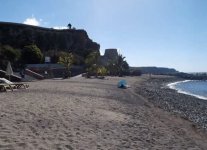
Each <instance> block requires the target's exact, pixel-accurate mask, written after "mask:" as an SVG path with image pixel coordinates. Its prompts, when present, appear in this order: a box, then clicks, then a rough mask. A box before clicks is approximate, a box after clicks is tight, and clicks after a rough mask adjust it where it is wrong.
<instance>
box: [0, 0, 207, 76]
mask: <svg viewBox="0 0 207 150" xmlns="http://www.w3.org/2000/svg"><path fill="white" fill-rule="evenodd" d="M0 21H5V22H17V23H25V24H32V25H36V26H43V27H48V28H57V29H58V28H59V29H62V28H66V26H67V24H68V23H71V24H72V26H73V27H75V28H76V29H84V30H86V31H87V33H88V35H89V37H90V38H91V39H92V40H93V41H95V42H97V43H99V44H100V46H101V47H100V51H101V53H102V54H103V53H104V50H105V49H107V48H117V49H118V51H119V53H121V54H122V55H123V56H125V57H126V60H127V62H128V63H129V65H130V66H136V67H139V66H157V67H169V68H175V69H176V70H178V71H182V72H207V61H206V60H207V59H206V57H207V0H1V1H0Z"/></svg>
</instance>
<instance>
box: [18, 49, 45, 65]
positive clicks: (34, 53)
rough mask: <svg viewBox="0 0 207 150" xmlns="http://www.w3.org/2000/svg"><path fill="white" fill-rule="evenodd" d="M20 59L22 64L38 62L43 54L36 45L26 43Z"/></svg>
mask: <svg viewBox="0 0 207 150" xmlns="http://www.w3.org/2000/svg"><path fill="white" fill-rule="evenodd" d="M21 60H22V62H23V63H24V64H38V63H41V62H42V60H43V54H42V52H41V51H40V49H39V48H38V47H37V46H36V45H28V46H25V47H24V48H23V50H22V57H21Z"/></svg>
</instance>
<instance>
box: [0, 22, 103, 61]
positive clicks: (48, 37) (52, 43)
mask: <svg viewBox="0 0 207 150" xmlns="http://www.w3.org/2000/svg"><path fill="white" fill-rule="evenodd" d="M0 44H3V45H10V46H12V47H14V48H17V49H22V48H23V47H24V46H25V45H30V44H36V45H37V46H38V47H39V48H40V49H41V51H42V52H43V54H45V53H47V52H48V51H53V52H57V51H69V52H73V53H75V54H77V55H79V56H82V57H86V56H87V55H88V54H89V53H90V52H92V51H99V48H100V45H99V44H97V43H96V42H93V41H92V40H91V39H90V38H89V37H88V35H87V32H86V31H85V30H76V29H63V30H56V29H52V28H43V27H37V26H31V25H25V24H19V23H9V22H0Z"/></svg>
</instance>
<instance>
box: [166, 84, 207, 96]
mask: <svg viewBox="0 0 207 150" xmlns="http://www.w3.org/2000/svg"><path fill="white" fill-rule="evenodd" d="M192 81H195V80H184V81H178V82H173V83H169V84H168V85H167V86H168V87H169V88H170V89H174V90H176V91H177V92H178V93H182V94H186V95H191V96H194V97H197V98H199V99H203V100H207V97H204V96H201V95H196V94H193V93H190V92H187V91H184V90H182V89H180V88H177V87H176V85H177V84H181V83H184V82H192Z"/></svg>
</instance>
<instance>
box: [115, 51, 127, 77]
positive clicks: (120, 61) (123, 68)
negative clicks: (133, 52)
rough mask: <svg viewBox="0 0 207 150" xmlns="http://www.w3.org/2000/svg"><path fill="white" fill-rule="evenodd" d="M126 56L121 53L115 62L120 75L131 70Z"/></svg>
mask: <svg viewBox="0 0 207 150" xmlns="http://www.w3.org/2000/svg"><path fill="white" fill-rule="evenodd" d="M125 58H126V57H124V56H123V55H122V54H119V55H118V58H117V61H116V62H115V64H114V65H115V67H116V73H117V75H118V76H123V74H125V73H126V72H128V70H129V65H128V63H127V62H126V60H125Z"/></svg>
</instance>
